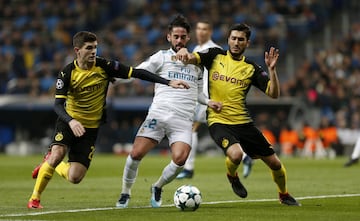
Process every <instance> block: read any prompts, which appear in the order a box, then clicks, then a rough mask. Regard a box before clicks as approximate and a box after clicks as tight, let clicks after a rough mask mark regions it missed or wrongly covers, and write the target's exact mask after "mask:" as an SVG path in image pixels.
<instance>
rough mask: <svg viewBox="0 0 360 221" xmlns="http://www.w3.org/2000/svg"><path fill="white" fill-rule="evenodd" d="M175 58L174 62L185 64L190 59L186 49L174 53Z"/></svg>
mask: <svg viewBox="0 0 360 221" xmlns="http://www.w3.org/2000/svg"><path fill="white" fill-rule="evenodd" d="M175 57H176V60H179V61H182V62H184V63H186V62H187V61H188V60H189V59H190V53H189V51H188V50H187V48H181V49H180V50H179V51H178V52H176V55H175Z"/></svg>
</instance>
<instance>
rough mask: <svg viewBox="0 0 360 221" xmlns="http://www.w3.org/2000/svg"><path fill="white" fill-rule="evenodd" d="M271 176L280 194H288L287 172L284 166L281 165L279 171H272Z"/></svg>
mask: <svg viewBox="0 0 360 221" xmlns="http://www.w3.org/2000/svg"><path fill="white" fill-rule="evenodd" d="M271 175H272V178H273V180H274V182H275V183H276V185H277V187H278V191H279V193H287V187H286V170H285V167H284V165H281V168H280V169H279V170H271Z"/></svg>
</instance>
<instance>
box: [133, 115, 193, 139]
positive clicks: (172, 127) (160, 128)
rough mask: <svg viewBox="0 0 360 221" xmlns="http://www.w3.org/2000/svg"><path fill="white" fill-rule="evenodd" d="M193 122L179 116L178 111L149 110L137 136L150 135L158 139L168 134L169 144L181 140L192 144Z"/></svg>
mask: <svg viewBox="0 0 360 221" xmlns="http://www.w3.org/2000/svg"><path fill="white" fill-rule="evenodd" d="M192 124H193V122H191V121H189V120H186V119H183V118H181V117H178V116H177V115H176V113H173V112H168V113H160V112H157V113H153V112H149V114H148V115H147V117H146V119H145V121H144V122H143V123H142V125H141V127H140V128H139V130H138V133H137V135H136V136H140V137H148V138H151V139H154V140H156V141H158V142H159V143H160V142H161V140H162V139H163V138H164V137H165V136H166V137H167V138H168V139H169V145H171V144H173V143H175V142H177V141H181V142H184V143H187V144H189V145H190V146H191V139H192Z"/></svg>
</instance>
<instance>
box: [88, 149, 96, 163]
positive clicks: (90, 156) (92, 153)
mask: <svg viewBox="0 0 360 221" xmlns="http://www.w3.org/2000/svg"><path fill="white" fill-rule="evenodd" d="M94 152H95V146H91V152H90V153H89V156H88V158H89V160H92V158H93V156H94Z"/></svg>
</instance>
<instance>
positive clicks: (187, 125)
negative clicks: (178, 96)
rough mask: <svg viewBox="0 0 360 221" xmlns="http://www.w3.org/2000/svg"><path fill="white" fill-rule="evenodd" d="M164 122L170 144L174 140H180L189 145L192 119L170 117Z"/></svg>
mask: <svg viewBox="0 0 360 221" xmlns="http://www.w3.org/2000/svg"><path fill="white" fill-rule="evenodd" d="M166 123H167V125H166V136H167V138H168V139H169V144H170V146H171V145H172V144H174V143H175V142H182V143H185V144H188V145H189V146H191V139H192V124H193V123H192V121H190V120H186V119H183V118H178V117H172V118H171V119H170V120H169V121H167V122H166Z"/></svg>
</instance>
